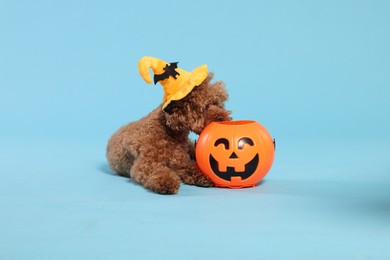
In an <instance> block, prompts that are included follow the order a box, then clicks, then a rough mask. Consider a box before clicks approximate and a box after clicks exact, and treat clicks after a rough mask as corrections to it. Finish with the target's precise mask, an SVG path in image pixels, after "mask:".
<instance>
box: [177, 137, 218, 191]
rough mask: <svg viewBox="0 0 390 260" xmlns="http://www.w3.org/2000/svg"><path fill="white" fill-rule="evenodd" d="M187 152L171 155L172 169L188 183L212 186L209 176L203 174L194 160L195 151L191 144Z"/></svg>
mask: <svg viewBox="0 0 390 260" xmlns="http://www.w3.org/2000/svg"><path fill="white" fill-rule="evenodd" d="M188 148H189V150H188V154H186V153H181V152H177V153H175V154H174V155H173V157H174V158H175V159H174V160H170V163H171V165H169V167H171V168H172V169H173V171H174V172H175V173H176V174H177V175H178V176H179V177H180V179H181V180H182V181H183V182H184V183H185V184H189V185H197V186H202V187H211V186H214V184H213V182H212V181H211V180H210V178H209V177H208V176H207V175H205V174H203V173H202V172H201V171H200V170H199V168H198V166H197V164H196V161H195V158H194V157H195V151H194V149H193V146H191V145H190V146H189V147H188Z"/></svg>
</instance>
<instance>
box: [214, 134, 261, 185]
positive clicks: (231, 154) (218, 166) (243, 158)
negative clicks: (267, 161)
mask: <svg viewBox="0 0 390 260" xmlns="http://www.w3.org/2000/svg"><path fill="white" fill-rule="evenodd" d="M234 141H235V140H233V143H230V141H229V140H228V139H226V138H218V139H217V140H216V141H215V142H214V147H212V148H211V149H212V151H211V153H210V158H209V160H210V166H211V169H212V170H213V172H214V173H215V174H216V175H217V176H218V177H220V178H221V179H224V180H227V181H230V180H231V177H241V180H245V179H247V178H249V177H250V176H251V175H252V174H253V173H254V172H255V171H256V169H257V167H258V164H259V154H258V152H257V150H256V147H255V146H254V142H253V140H252V139H251V138H249V137H242V138H240V139H239V140H238V142H237V143H236V142H234Z"/></svg>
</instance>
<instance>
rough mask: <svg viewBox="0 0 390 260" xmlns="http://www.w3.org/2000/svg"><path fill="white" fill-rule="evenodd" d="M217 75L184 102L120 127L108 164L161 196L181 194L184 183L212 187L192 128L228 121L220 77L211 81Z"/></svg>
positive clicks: (109, 148) (110, 146) (110, 145)
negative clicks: (199, 164) (196, 149)
mask: <svg viewBox="0 0 390 260" xmlns="http://www.w3.org/2000/svg"><path fill="white" fill-rule="evenodd" d="M212 77H213V75H212V74H208V76H207V78H206V79H205V80H204V81H203V82H202V83H201V84H200V85H199V86H196V87H195V88H194V89H193V90H192V91H191V92H190V93H189V94H188V95H187V96H185V97H184V98H183V99H181V100H177V101H172V102H171V103H170V104H169V105H168V106H167V107H166V108H165V109H164V110H162V105H160V106H159V107H157V108H156V109H155V110H154V111H152V112H151V113H150V114H149V115H147V116H146V117H144V118H142V119H141V120H139V121H136V122H132V123H130V124H128V125H126V126H124V127H122V128H121V129H119V130H118V131H117V132H116V133H115V134H114V135H113V136H112V137H111V139H110V140H109V142H108V145H107V159H108V162H109V164H110V167H111V168H112V169H113V170H114V171H116V172H117V173H118V174H120V175H122V176H128V177H130V178H131V179H132V180H134V181H135V182H137V183H139V184H141V185H143V186H144V187H145V188H147V189H150V190H152V191H154V192H157V193H161V194H174V193H177V191H178V189H179V187H180V183H181V181H183V182H184V183H186V184H191V185H198V186H204V187H208V186H213V183H212V182H211V180H210V179H209V178H208V177H207V176H206V175H204V174H203V173H202V172H200V171H199V169H198V167H197V165H196V161H195V153H194V145H193V143H192V142H191V141H190V139H189V138H188V134H189V133H190V131H192V132H194V133H196V134H200V132H201V131H202V130H203V129H204V127H205V126H206V125H208V124H209V123H211V122H213V121H227V120H230V119H231V118H230V117H229V114H230V111H227V110H225V109H224V102H225V101H226V100H227V99H228V95H227V93H226V90H225V87H224V84H223V83H222V82H221V81H217V82H215V83H210V81H211V79H212Z"/></svg>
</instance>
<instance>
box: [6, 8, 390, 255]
mask: <svg viewBox="0 0 390 260" xmlns="http://www.w3.org/2000/svg"><path fill="white" fill-rule="evenodd" d="M0 6H1V7H0V31H1V41H0V90H1V91H0V122H1V128H0V158H1V159H0V259H70V258H72V259H168V258H169V259H183V258H186V259H200V258H202V259H390V251H389V249H388V245H389V244H390V175H389V174H390V172H389V171H390V160H389V158H390V149H389V147H390V134H389V133H390V120H389V112H390V104H389V101H388V100H389V94H390V88H389V86H390V73H389V71H390V49H389V47H388V46H390V33H389V26H390V16H389V15H388V14H389V11H390V4H389V2H388V1H315V2H312V1H294V2H291V1H272V2H265V1H258V2H257V3H252V2H251V1H236V2H233V1H223V2H218V1H215V2H214V3H209V2H207V1H196V2H188V3H182V2H180V1H177V2H176V1H165V2H164V3H163V2H161V3H160V2H157V1H147V2H141V1H139V2H134V3H133V2H125V1H123V2H120V1H111V2H110V3H96V2H94V1H83V2H80V1H66V2H62V3H60V2H49V1H33V2H31V1H18V2H16V1H14V2H11V1H9V2H2V3H1V5H0ZM144 55H152V56H156V57H159V58H162V59H164V60H167V61H179V62H180V66H181V67H182V68H183V69H185V70H188V71H189V70H192V69H193V68H195V67H196V66H199V65H201V64H203V63H207V64H208V65H209V68H210V69H211V70H212V71H214V72H215V78H216V79H222V80H224V81H225V82H226V85H227V88H228V91H229V94H230V100H229V102H228V103H227V107H228V108H229V109H231V110H232V111H233V117H234V118H235V119H254V120H257V121H259V122H260V123H262V124H263V125H264V126H265V127H266V128H267V129H268V130H269V132H270V133H271V134H272V135H273V137H275V138H276V140H277V150H276V157H275V163H274V165H273V168H272V169H271V171H270V173H269V174H268V175H267V176H266V178H265V180H264V181H263V182H261V184H260V185H259V186H257V187H255V188H250V189H241V190H230V189H218V188H198V187H193V186H187V185H183V186H182V187H181V189H180V191H179V194H177V195H173V196H162V195H156V194H153V193H151V192H148V191H146V190H145V189H143V188H142V187H140V186H138V185H136V184H134V183H132V182H131V181H130V180H129V179H126V178H122V177H118V176H116V175H114V174H113V173H112V172H111V171H110V170H109V168H108V165H107V162H106V160H105V145H106V142H107V139H108V138H109V136H110V135H111V134H112V133H113V132H114V131H115V130H117V129H118V128H119V127H120V126H121V125H123V124H125V123H127V122H129V121H133V120H137V119H138V118H140V117H142V116H144V115H145V114H147V113H148V112H149V111H150V110H152V109H153V108H154V107H156V106H157V105H158V104H159V103H160V102H161V100H162V96H163V92H162V88H161V87H160V86H159V85H157V86H153V85H146V84H145V83H144V82H143V80H142V79H141V78H140V76H139V75H138V71H137V61H138V59H139V58H140V57H142V56H144Z"/></svg>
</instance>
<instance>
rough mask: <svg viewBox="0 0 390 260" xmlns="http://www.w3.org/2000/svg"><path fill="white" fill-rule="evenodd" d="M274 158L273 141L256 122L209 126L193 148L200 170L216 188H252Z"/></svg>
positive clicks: (233, 122) (213, 124) (224, 123)
mask: <svg viewBox="0 0 390 260" xmlns="http://www.w3.org/2000/svg"><path fill="white" fill-rule="evenodd" d="M273 158H274V144H273V140H272V138H271V136H270V135H269V133H268V132H267V130H266V129H265V128H264V127H263V126H261V125H260V124H259V123H257V122H256V121H249V120H247V121H230V122H214V123H211V124H210V125H209V126H207V127H206V128H205V129H204V130H203V132H202V133H201V134H200V136H199V139H198V142H197V145H196V159H197V162H198V166H199V168H200V169H201V170H202V172H203V173H205V174H206V175H208V176H209V177H210V178H211V179H212V180H213V181H214V183H215V185H216V186H219V187H230V188H242V187H250V186H255V185H256V184H257V183H258V182H259V181H260V180H261V179H262V178H263V177H264V176H265V175H266V173H267V172H268V170H269V169H270V167H271V165H272V162H273Z"/></svg>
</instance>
